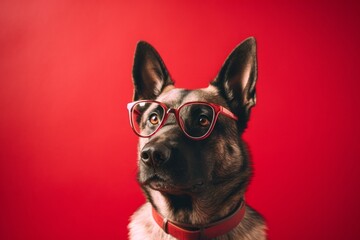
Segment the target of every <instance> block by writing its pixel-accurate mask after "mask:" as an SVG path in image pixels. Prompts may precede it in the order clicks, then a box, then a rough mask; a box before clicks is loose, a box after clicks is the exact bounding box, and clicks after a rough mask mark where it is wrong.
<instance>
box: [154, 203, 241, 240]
mask: <svg viewBox="0 0 360 240" xmlns="http://www.w3.org/2000/svg"><path fill="white" fill-rule="evenodd" d="M152 215H153V218H154V220H155V222H156V223H157V224H158V225H159V226H160V227H161V228H162V229H163V230H164V232H165V233H167V234H170V235H171V236H173V237H175V238H177V239H179V240H205V239H212V238H216V237H218V236H221V235H224V234H226V233H228V232H229V231H231V230H232V229H234V228H235V227H236V226H237V225H238V224H239V223H240V222H241V220H242V219H243V218H244V215H245V201H242V202H241V203H240V205H239V207H238V208H237V209H236V210H235V211H234V212H233V213H232V214H230V215H229V216H227V217H225V218H223V219H221V220H219V221H216V222H214V223H210V224H208V225H205V226H202V227H198V226H195V227H194V226H193V225H189V224H183V223H178V222H175V221H170V220H168V219H167V218H164V217H163V216H161V215H160V213H158V212H157V211H156V210H155V209H154V208H152Z"/></svg>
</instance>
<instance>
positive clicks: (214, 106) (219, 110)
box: [127, 100, 238, 140]
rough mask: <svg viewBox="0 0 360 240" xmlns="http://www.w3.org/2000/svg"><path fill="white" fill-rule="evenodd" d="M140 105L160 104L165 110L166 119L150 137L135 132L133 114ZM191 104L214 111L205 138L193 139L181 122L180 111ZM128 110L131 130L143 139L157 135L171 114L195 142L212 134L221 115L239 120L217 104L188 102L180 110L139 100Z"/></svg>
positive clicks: (130, 105)
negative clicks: (136, 106) (202, 105)
mask: <svg viewBox="0 0 360 240" xmlns="http://www.w3.org/2000/svg"><path fill="white" fill-rule="evenodd" d="M139 103H156V104H159V105H160V106H161V107H162V108H163V109H164V117H163V119H162V121H161V122H160V124H159V126H158V127H157V128H156V129H155V131H154V132H153V133H151V134H149V135H141V134H140V133H138V132H137V131H136V130H135V127H134V123H133V118H132V112H133V111H134V106H135V105H136V104H139ZM190 104H204V105H207V106H209V107H211V109H212V110H213V111H214V116H213V119H212V121H211V126H210V128H209V130H208V131H207V132H206V133H205V134H204V135H203V136H200V137H193V136H191V135H189V134H188V133H187V132H186V131H185V129H184V125H183V121H181V120H180V116H179V112H180V110H181V109H182V108H183V107H185V106H187V105H190ZM127 109H128V111H129V119H130V125H131V128H132V129H133V131H134V133H135V134H136V135H138V136H139V137H142V138H149V137H151V136H153V135H154V134H155V133H157V131H159V129H160V128H161V127H162V126H163V125H164V123H165V122H166V120H167V119H168V117H169V114H170V113H173V114H175V119H176V122H177V124H178V125H179V127H180V128H181V130H182V131H183V133H184V134H185V135H186V136H187V137H188V138H190V139H194V140H203V139H205V138H207V137H208V136H209V135H210V134H211V133H212V131H213V129H214V127H215V124H216V121H217V119H218V117H219V114H220V113H221V114H223V115H224V116H226V117H229V118H231V119H233V120H235V121H237V120H238V117H237V116H236V115H235V114H234V113H232V112H231V111H230V110H229V109H227V108H225V107H223V106H221V105H218V104H215V103H209V102H201V101H193V102H186V103H184V104H182V105H180V106H179V107H178V108H170V107H168V106H166V105H165V103H162V102H158V101H154V100H139V101H135V102H130V103H128V104H127Z"/></svg>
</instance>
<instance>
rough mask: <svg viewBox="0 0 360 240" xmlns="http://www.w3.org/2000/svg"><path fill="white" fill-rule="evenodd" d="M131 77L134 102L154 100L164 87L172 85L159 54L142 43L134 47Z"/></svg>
mask: <svg viewBox="0 0 360 240" xmlns="http://www.w3.org/2000/svg"><path fill="white" fill-rule="evenodd" d="M132 76H133V81H134V87H135V92H134V97H133V100H134V101H136V100H139V99H155V98H156V97H157V96H158V95H159V94H160V93H161V92H162V90H163V89H164V88H165V87H166V86H169V85H173V84H174V83H173V81H172V80H171V77H170V75H169V73H168V70H167V69H166V66H165V64H164V62H163V60H162V59H161V57H160V55H159V53H158V52H157V51H156V50H155V49H154V48H153V47H152V46H151V45H150V44H149V43H147V42H144V41H140V42H139V43H138V44H137V46H136V51H135V59H134V65H133V71H132Z"/></svg>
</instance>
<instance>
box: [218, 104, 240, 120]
mask: <svg viewBox="0 0 360 240" xmlns="http://www.w3.org/2000/svg"><path fill="white" fill-rule="evenodd" d="M220 111H221V112H222V113H223V114H224V115H225V116H227V117H229V118H232V119H234V120H236V121H237V120H238V117H237V116H236V115H235V114H233V113H232V112H231V111H230V110H229V109H227V108H224V107H223V106H220Z"/></svg>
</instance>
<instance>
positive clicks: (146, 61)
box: [130, 38, 257, 208]
mask: <svg viewBox="0 0 360 240" xmlns="http://www.w3.org/2000/svg"><path fill="white" fill-rule="evenodd" d="M256 78H257V63H256V43H255V39H254V38H248V39H246V40H245V41H244V42H242V43H241V44H240V45H238V46H237V47H236V48H235V49H234V50H233V52H232V53H231V54H230V55H229V57H228V58H227V59H226V61H225V63H224V65H223V67H222V68H221V69H220V72H219V73H218V75H217V77H216V78H215V80H213V81H212V82H211V83H210V85H209V86H208V87H207V88H204V89H196V90H186V89H179V88H175V86H174V82H173V80H172V79H171V76H170V74H169V72H168V70H167V68H166V66H165V64H164V62H163V60H162V59H161V57H160V55H159V54H158V52H157V51H156V50H155V49H154V48H153V47H152V46H151V45H149V44H148V43H146V42H139V43H138V45H137V48H136V53H135V59H134V66H133V81H134V87H135V91H134V99H133V100H134V101H139V100H153V101H156V102H152V101H151V102H143V103H142V104H138V108H139V109H137V110H134V109H133V111H135V113H134V112H133V115H135V116H131V119H132V121H134V123H133V124H134V125H136V126H133V127H134V128H136V131H137V133H138V134H139V135H142V136H146V137H140V141H139V146H138V147H139V154H138V167H139V172H138V181H139V183H140V185H141V186H142V188H143V189H144V191H145V193H146V194H147V196H148V198H149V200H150V201H151V202H152V203H153V205H155V207H156V204H157V203H154V201H153V199H152V198H153V197H152V196H153V193H154V192H157V194H158V193H161V195H163V196H164V197H165V198H166V200H167V201H168V202H167V204H170V205H171V204H173V205H174V206H172V208H176V207H179V208H181V207H188V208H191V206H182V205H184V204H185V205H186V204H191V203H189V202H188V203H184V201H182V202H181V203H180V201H176V200H174V199H176V198H177V197H179V198H181V197H184V196H189V198H187V199H191V198H196V197H198V196H207V197H209V196H211V194H223V195H224V198H225V197H226V196H227V195H229V194H230V193H229V191H236V190H237V191H239V192H241V191H245V188H246V185H247V183H248V180H249V178H250V175H251V167H250V164H249V160H248V157H247V152H246V147H245V145H244V143H243V142H242V140H241V137H240V135H241V134H242V132H243V131H244V129H245V128H246V124H247V121H248V119H249V116H250V110H251V108H252V107H253V106H254V105H255V102H256V96H255V83H256ZM189 102H195V104H193V105H192V107H194V108H195V110H193V108H191V107H183V106H184V104H185V105H186V104H187V103H189ZM197 102H201V103H211V104H216V105H214V106H215V107H212V106H207V105H206V104H204V105H202V104H196V103H197ZM132 106H133V105H132ZM216 106H221V107H220V108H221V110H223V108H222V107H224V108H226V109H227V110H224V111H225V114H221V113H219V114H218V117H217V119H216V122H215V118H216V117H215V115H216V113H215V112H214V108H216V109H215V111H220V110H219V109H217V107H216ZM141 107H143V108H144V109H140V108H141ZM179 107H180V109H181V111H180V110H179ZM130 108H131V107H130ZM174 109H176V110H174ZM184 109H185V110H184ZM228 110H229V111H228ZM230 112H231V113H230ZM232 114H233V115H232ZM165 115H166V117H164V116H165ZM234 116H236V117H234ZM211 124H213V125H211ZM186 125H189V127H187V126H186ZM209 126H211V130H210V129H209ZM188 128H191V129H190V130H188ZM204 129H205V130H204ZM155 130H156V131H155ZM205 133H208V135H206V134H205ZM204 135H206V136H205V137H203V136H204ZM200 136H201V137H200ZM185 202H186V201H185ZM176 205H178V206H176ZM180 205H181V206H180Z"/></svg>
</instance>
